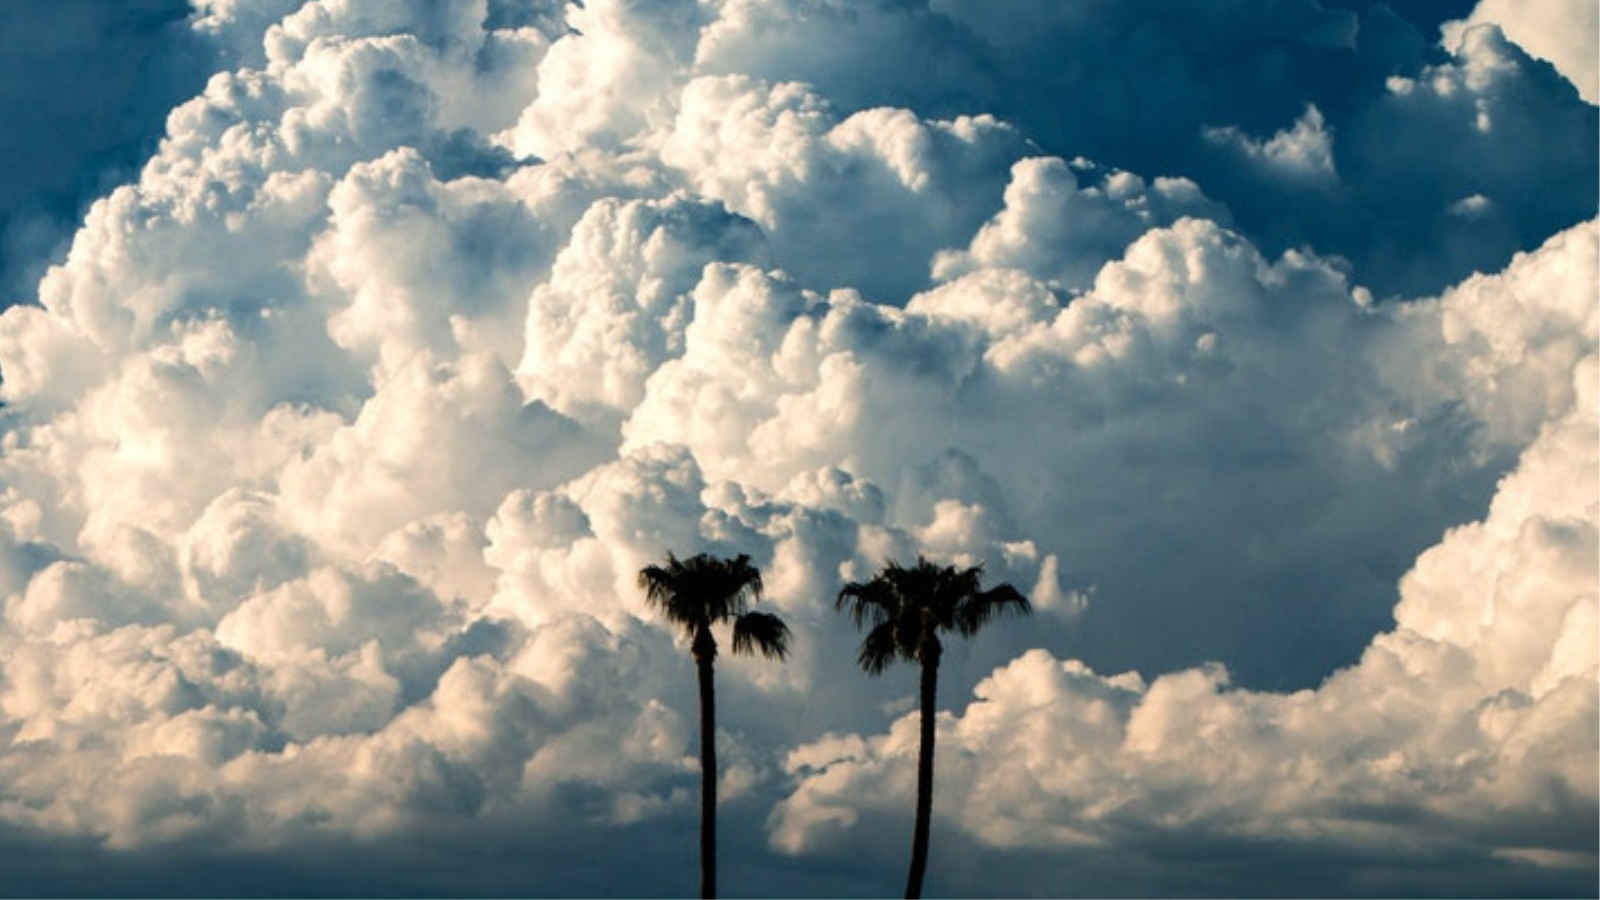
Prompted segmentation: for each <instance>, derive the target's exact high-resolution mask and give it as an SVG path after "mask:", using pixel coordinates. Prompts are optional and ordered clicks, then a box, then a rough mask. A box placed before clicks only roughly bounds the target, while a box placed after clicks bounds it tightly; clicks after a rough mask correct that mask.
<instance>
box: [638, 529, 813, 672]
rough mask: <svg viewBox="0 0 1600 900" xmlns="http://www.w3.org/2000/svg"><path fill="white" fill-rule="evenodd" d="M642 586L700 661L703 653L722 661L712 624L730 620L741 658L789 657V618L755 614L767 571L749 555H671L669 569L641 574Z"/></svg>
mask: <svg viewBox="0 0 1600 900" xmlns="http://www.w3.org/2000/svg"><path fill="white" fill-rule="evenodd" d="M639 587H641V588H643V589H644V597H645V602H646V603H647V604H649V605H650V606H651V607H652V608H654V609H658V610H660V611H661V612H662V614H664V615H665V616H666V618H667V621H669V622H672V623H674V624H676V625H678V626H680V627H682V628H683V633H684V636H685V637H687V638H689V641H690V650H691V652H693V653H694V654H695V659H696V660H699V659H700V657H701V655H702V654H705V656H706V659H707V661H709V660H712V659H715V658H716V655H717V645H716V641H714V640H711V633H710V632H711V626H713V625H716V624H719V623H722V622H727V621H729V620H732V622H733V652H734V653H735V654H738V655H749V654H754V653H760V654H761V655H762V656H765V657H768V658H777V659H785V658H787V657H788V655H789V628H788V626H787V625H785V624H783V620H782V619H779V618H778V617H777V616H775V615H772V614H771V613H763V612H751V611H750V610H749V607H750V604H751V603H752V602H756V601H759V600H760V599H761V570H760V569H757V568H756V567H755V566H754V565H751V563H750V557H749V556H747V555H745V554H743V553H741V554H739V555H738V556H737V557H734V558H733V559H724V558H721V557H716V556H712V555H710V554H708V553H700V554H697V555H695V556H691V557H689V558H688V559H679V558H678V557H676V556H674V555H673V554H671V553H668V554H667V563H666V565H664V566H662V565H649V566H645V567H644V568H643V569H640V570H639Z"/></svg>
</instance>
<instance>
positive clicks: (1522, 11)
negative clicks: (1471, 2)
mask: <svg viewBox="0 0 1600 900" xmlns="http://www.w3.org/2000/svg"><path fill="white" fill-rule="evenodd" d="M1486 24H1492V25H1496V26H1498V27H1499V28H1500V30H1501V31H1503V32H1505V35H1506V37H1508V38H1510V39H1511V40H1513V41H1516V42H1517V44H1519V45H1521V46H1522V48H1523V49H1525V50H1527V51H1528V53H1529V54H1530V55H1532V56H1535V57H1538V58H1539V59H1542V60H1545V61H1546V62H1549V63H1550V64H1551V65H1553V66H1555V67H1556V71H1558V72H1560V73H1561V74H1562V75H1565V76H1566V77H1567V80H1568V81H1571V82H1572V84H1573V86H1574V87H1576V88H1577V89H1578V93H1579V94H1580V95H1581V96H1582V97H1583V99H1585V100H1587V101H1589V102H1590V103H1600V62H1597V57H1600V5H1597V4H1596V3H1595V2H1594V0H1547V2H1537V3H1536V2H1530V0H1479V3H1478V5H1477V6H1475V7H1473V8H1472V13H1471V14H1470V15H1469V16H1467V18H1465V19H1462V20H1460V21H1455V22H1447V23H1445V25H1444V27H1443V32H1444V42H1445V44H1446V45H1447V46H1451V47H1454V46H1456V45H1457V44H1459V43H1460V42H1461V40H1462V38H1463V37H1464V36H1465V35H1466V31H1467V29H1469V28H1473V27H1475V26H1478V25H1486Z"/></svg>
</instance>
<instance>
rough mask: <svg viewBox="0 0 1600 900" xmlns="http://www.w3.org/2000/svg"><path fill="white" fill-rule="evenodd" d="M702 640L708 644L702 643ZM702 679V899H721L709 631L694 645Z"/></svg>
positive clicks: (712, 656) (712, 647)
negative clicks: (719, 895)
mask: <svg viewBox="0 0 1600 900" xmlns="http://www.w3.org/2000/svg"><path fill="white" fill-rule="evenodd" d="M702 638H704V640H703V641H702ZM694 644H695V646H694V648H693V649H694V662H695V669H696V671H697V672H698V673H699V676H700V896H701V897H715V896H717V691H716V685H715V683H714V681H713V680H712V668H711V665H712V660H714V659H715V658H716V654H717V650H716V644H715V643H714V642H713V640H712V637H711V633H710V632H709V631H702V632H701V633H700V634H698V635H696V636H695V641H694Z"/></svg>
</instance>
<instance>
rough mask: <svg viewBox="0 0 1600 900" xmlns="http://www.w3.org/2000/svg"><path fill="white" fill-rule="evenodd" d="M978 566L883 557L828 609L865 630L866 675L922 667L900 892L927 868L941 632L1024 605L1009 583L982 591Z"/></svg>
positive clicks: (962, 630) (909, 889)
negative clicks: (910, 822)
mask: <svg viewBox="0 0 1600 900" xmlns="http://www.w3.org/2000/svg"><path fill="white" fill-rule="evenodd" d="M982 577H983V566H981V565H979V566H973V567H971V568H966V569H958V568H956V567H955V566H940V565H937V564H935V563H932V562H929V561H928V560H927V559H925V558H923V557H921V556H918V557H917V564H916V565H915V566H912V567H911V568H905V567H903V566H901V565H900V564H899V563H897V562H894V561H892V560H891V561H890V562H889V563H888V564H887V565H885V566H884V567H883V569H882V570H880V571H879V572H878V573H877V574H876V575H873V576H872V579H871V580H870V581H865V582H854V581H852V582H850V583H849V584H846V585H845V586H844V588H843V589H842V590H840V591H839V597H838V600H837V601H836V603H835V607H836V608H837V609H839V610H841V611H844V612H848V613H849V614H850V618H851V619H852V620H853V621H854V622H855V626H856V628H857V629H858V630H859V629H861V628H862V627H866V628H867V634H866V637H865V638H863V639H862V641H861V650H860V652H859V653H858V654H857V655H856V661H857V662H858V663H860V665H861V668H863V669H865V670H866V671H867V674H868V675H881V674H882V673H883V671H884V670H885V669H887V668H889V666H890V665H891V664H892V663H894V661H895V660H897V659H899V660H904V661H905V662H915V663H917V664H918V665H920V666H921V667H922V684H921V689H922V690H921V693H922V734H921V743H920V745H919V747H918V754H917V817H916V825H915V828H914V829H913V831H912V838H911V869H910V871H909V872H908V873H907V875H906V897H907V898H918V897H921V896H922V876H923V874H924V873H925V872H926V871H927V868H928V831H929V826H930V824H931V821H932V818H933V740H934V716H935V712H936V710H935V700H936V695H937V693H938V683H939V660H940V657H941V656H942V655H943V653H944V644H943V643H942V642H941V641H940V639H939V634H940V633H941V632H950V631H954V632H956V633H957V634H959V635H961V636H962V637H972V636H973V635H975V634H977V633H978V632H979V631H980V630H982V629H983V627H984V626H985V625H987V624H988V623H989V622H990V620H992V619H993V618H995V617H996V616H999V615H1003V614H1007V613H1015V614H1018V615H1025V614H1027V613H1028V612H1030V611H1031V610H1032V607H1030V606H1029V605H1028V598H1027V597H1024V596H1022V594H1021V592H1019V591H1018V590H1017V589H1016V588H1014V587H1012V586H1011V585H1009V584H1000V585H997V586H995V587H993V588H990V589H989V590H982V589H981V588H980V587H979V585H980V583H981V581H982Z"/></svg>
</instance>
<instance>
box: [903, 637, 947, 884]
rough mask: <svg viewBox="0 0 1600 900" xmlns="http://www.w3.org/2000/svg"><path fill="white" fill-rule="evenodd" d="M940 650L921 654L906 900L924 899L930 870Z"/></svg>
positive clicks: (929, 649) (926, 648) (935, 648)
mask: <svg viewBox="0 0 1600 900" xmlns="http://www.w3.org/2000/svg"><path fill="white" fill-rule="evenodd" d="M940 650H941V648H940V646H939V644H938V643H937V640H935V641H934V642H933V643H932V644H931V646H924V648H923V651H922V654H921V656H922V741H921V745H920V747H919V748H918V751H917V823H916V827H915V829H914V830H913V831H912V833H911V871H910V872H909V873H908V874H907V875H906V900H918V898H920V897H921V896H922V876H923V873H924V872H926V871H927V869H928V829H929V826H930V825H931V822H932V819H933V737H934V729H933V726H934V716H935V701H936V699H937V697H936V695H937V693H938V685H939V656H940Z"/></svg>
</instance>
